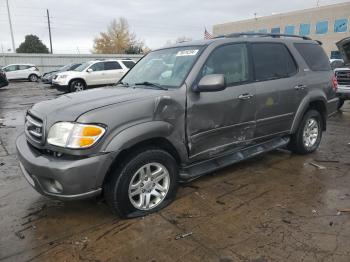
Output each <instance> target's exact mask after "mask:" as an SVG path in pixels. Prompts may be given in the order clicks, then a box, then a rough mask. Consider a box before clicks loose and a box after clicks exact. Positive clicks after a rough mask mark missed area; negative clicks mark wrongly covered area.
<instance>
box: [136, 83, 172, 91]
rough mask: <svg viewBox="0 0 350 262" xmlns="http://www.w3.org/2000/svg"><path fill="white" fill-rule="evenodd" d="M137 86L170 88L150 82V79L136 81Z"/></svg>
mask: <svg viewBox="0 0 350 262" xmlns="http://www.w3.org/2000/svg"><path fill="white" fill-rule="evenodd" d="M135 86H152V87H156V88H158V89H162V90H168V88H166V87H164V86H161V85H160V84H157V83H152V82H148V81H145V82H140V83H135Z"/></svg>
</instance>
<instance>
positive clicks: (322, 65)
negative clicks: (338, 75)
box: [294, 43, 331, 71]
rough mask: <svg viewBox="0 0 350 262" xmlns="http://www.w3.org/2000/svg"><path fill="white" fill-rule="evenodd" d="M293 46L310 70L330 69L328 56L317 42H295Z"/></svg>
mask: <svg viewBox="0 0 350 262" xmlns="http://www.w3.org/2000/svg"><path fill="white" fill-rule="evenodd" d="M294 46H295V48H296V49H297V50H298V52H299V53H300V54H301V56H302V57H303V58H304V60H305V62H306V64H307V65H308V67H309V68H310V69H311V70H312V71H329V70H331V65H330V63H329V59H328V56H327V55H326V53H325V52H324V50H323V48H322V47H321V46H320V45H319V44H316V43H315V44H304V43H295V44H294Z"/></svg>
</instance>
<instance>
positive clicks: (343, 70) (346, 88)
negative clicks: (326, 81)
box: [334, 37, 350, 109]
mask: <svg viewBox="0 0 350 262" xmlns="http://www.w3.org/2000/svg"><path fill="white" fill-rule="evenodd" d="M337 46H338V49H339V51H340V53H341V54H342V56H343V61H344V62H343V66H342V67H338V68H336V69H335V70H334V72H335V76H336V78H337V81H338V91H337V93H338V96H339V104H338V108H339V109H340V108H341V107H342V106H343V105H344V102H345V101H346V100H349V99H350V67H349V66H350V37H348V38H345V39H343V40H341V41H339V42H338V43H337Z"/></svg>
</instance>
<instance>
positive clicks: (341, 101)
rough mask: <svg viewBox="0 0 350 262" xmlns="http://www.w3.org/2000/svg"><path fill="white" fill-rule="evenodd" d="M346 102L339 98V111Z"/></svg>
mask: <svg viewBox="0 0 350 262" xmlns="http://www.w3.org/2000/svg"><path fill="white" fill-rule="evenodd" d="M344 102H345V100H344V99H342V98H339V102H338V110H339V109H340V108H341V107H342V106H343V105H344Z"/></svg>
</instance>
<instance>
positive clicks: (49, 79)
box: [41, 63, 81, 84]
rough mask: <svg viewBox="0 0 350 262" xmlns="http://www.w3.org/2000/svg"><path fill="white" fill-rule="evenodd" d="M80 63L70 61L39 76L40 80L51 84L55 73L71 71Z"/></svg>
mask: <svg viewBox="0 0 350 262" xmlns="http://www.w3.org/2000/svg"><path fill="white" fill-rule="evenodd" d="M80 65H81V63H71V64H68V65H65V66H62V67H61V68H59V69H58V70H54V71H50V72H47V73H45V74H43V76H42V77H41V81H42V82H43V83H45V84H52V79H53V78H54V77H55V75H56V74H58V73H62V72H67V71H72V70H74V69H76V68H77V67H78V66H80Z"/></svg>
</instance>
